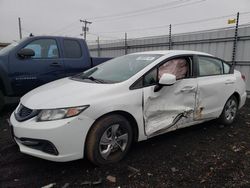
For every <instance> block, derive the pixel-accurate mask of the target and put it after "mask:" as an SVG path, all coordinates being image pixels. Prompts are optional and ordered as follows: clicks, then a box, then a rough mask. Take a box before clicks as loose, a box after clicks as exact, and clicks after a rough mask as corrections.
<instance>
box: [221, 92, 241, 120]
mask: <svg viewBox="0 0 250 188" xmlns="http://www.w3.org/2000/svg"><path fill="white" fill-rule="evenodd" d="M237 111H238V100H237V99H236V97H235V96H231V97H230V98H229V99H228V100H227V102H226V104H225V106H224V109H223V111H222V114H221V116H220V118H219V121H220V122H221V123H222V124H224V125H230V124H232V123H233V121H234V120H235V118H236V115H237Z"/></svg>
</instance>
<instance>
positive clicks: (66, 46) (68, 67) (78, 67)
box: [61, 38, 91, 76]
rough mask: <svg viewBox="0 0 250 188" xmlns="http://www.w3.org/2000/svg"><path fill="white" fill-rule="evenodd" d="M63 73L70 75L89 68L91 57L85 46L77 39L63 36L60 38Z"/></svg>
mask: <svg viewBox="0 0 250 188" xmlns="http://www.w3.org/2000/svg"><path fill="white" fill-rule="evenodd" d="M61 42H62V46H63V52H64V53H63V54H64V60H63V61H64V64H65V74H66V76H72V75H75V74H77V73H80V72H83V71H85V70H87V69H89V68H91V59H90V56H89V52H88V49H87V46H85V45H83V44H82V43H81V42H80V41H79V40H76V39H71V38H65V39H62V41H61Z"/></svg>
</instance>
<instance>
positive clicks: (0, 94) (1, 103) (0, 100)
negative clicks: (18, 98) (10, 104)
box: [0, 90, 5, 112]
mask: <svg viewBox="0 0 250 188" xmlns="http://www.w3.org/2000/svg"><path fill="white" fill-rule="evenodd" d="M4 104H5V102H4V95H3V92H2V91H1V90H0V112H1V111H2V109H3V107H4Z"/></svg>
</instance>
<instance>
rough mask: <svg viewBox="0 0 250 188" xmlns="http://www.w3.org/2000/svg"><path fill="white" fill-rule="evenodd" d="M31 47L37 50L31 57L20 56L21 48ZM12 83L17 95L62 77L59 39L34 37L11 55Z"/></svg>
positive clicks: (62, 67)
mask: <svg viewBox="0 0 250 188" xmlns="http://www.w3.org/2000/svg"><path fill="white" fill-rule="evenodd" d="M23 48H29V49H32V50H33V51H34V52H35V55H34V56H33V57H30V58H20V57H19V56H18V55H17V53H18V51H19V50H20V49H23ZM10 70H11V83H12V87H13V90H14V91H15V93H16V94H17V95H23V94H24V93H26V92H28V91H30V90H32V89H34V88H36V87H38V86H40V85H43V84H45V83H48V82H50V81H53V80H56V79H59V78H62V77H64V76H65V74H64V65H63V61H62V58H61V53H60V49H59V45H58V41H57V40H56V39H53V38H38V39H37V38H34V39H31V40H30V41H28V43H26V44H24V45H23V46H20V48H19V49H18V50H17V51H13V52H12V54H11V55H10Z"/></svg>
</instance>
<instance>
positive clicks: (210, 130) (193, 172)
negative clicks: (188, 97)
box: [0, 100, 250, 188]
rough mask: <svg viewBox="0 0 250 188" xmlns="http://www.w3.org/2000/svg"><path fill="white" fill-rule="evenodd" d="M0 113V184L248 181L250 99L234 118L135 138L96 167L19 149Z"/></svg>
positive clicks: (226, 184)
mask: <svg viewBox="0 0 250 188" xmlns="http://www.w3.org/2000/svg"><path fill="white" fill-rule="evenodd" d="M12 110H13V108H8V109H5V110H4V112H2V113H1V114H0V187H1V188H2V187H43V186H46V185H48V187H52V186H53V187H63V188H66V187H250V100H248V101H247V104H246V105H245V106H244V107H243V108H242V109H241V110H240V111H239V113H238V117H237V119H236V121H235V123H234V124H233V125H231V126H223V125H220V124H218V123H217V122H216V121H210V122H207V123H203V124H200V125H196V126H193V127H190V128H185V129H182V130H178V131H175V132H171V133H167V134H164V135H162V136H158V137H155V138H152V139H150V140H147V141H143V142H140V143H137V144H134V145H133V147H132V148H131V150H130V152H129V154H128V155H127V157H126V158H125V159H124V160H123V161H121V162H119V163H117V164H112V165H108V166H101V167H97V166H94V165H92V164H91V163H90V162H88V161H87V160H85V159H83V160H77V161H73V162H67V163H56V162H49V161H46V160H42V159H38V158H35V157H31V156H28V155H25V154H22V153H20V152H19V150H18V147H17V146H16V144H15V143H14V142H13V141H12V139H11V137H10V130H9V127H8V125H7V121H6V119H7V118H9V116H10V113H11V111H12Z"/></svg>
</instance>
